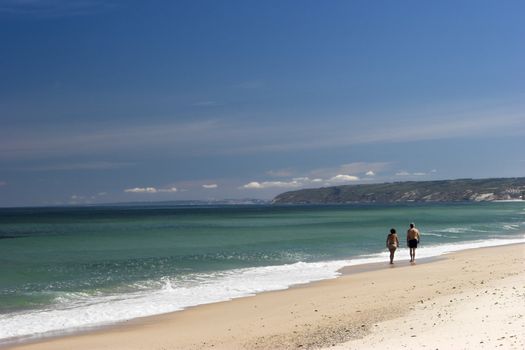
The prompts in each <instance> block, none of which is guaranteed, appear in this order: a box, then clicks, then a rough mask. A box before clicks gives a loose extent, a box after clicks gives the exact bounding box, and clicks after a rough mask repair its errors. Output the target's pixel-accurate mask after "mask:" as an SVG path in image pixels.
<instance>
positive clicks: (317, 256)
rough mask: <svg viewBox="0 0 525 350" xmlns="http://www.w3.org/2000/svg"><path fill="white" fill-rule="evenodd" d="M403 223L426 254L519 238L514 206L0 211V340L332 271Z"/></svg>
mask: <svg viewBox="0 0 525 350" xmlns="http://www.w3.org/2000/svg"><path fill="white" fill-rule="evenodd" d="M410 222H415V223H416V225H417V226H418V227H419V228H420V230H421V232H422V245H421V247H420V248H419V256H433V255H434V256H435V255H439V254H442V253H443V252H446V251H452V250H458V249H466V248H469V247H475V246H490V245H497V244H504V243H511V242H516V241H524V235H523V233H524V232H525V203H524V202H513V203H476V204H472V203H469V204H426V205H420V204H410V205H395V206H380V205H366V206H363V205H361V206H359V205H349V206H270V205H268V206H207V207H160V206H145V207H138V206H137V207H86V208H34V209H31V208H27V209H26V208H24V209H22V208H21V209H0V342H1V341H2V339H3V340H4V341H5V340H6V339H9V338H12V337H20V336H29V335H34V334H42V333H46V332H52V331H62V330H65V329H71V328H78V327H86V326H92V325H100V324H106V323H110V322H117V321H122V320H125V319H129V318H133V317H140V316H145V315H152V314H158V313H162V312H169V311H174V310H180V309H182V308H184V307H188V306H191V305H198V304H202V303H208V302H214V301H219V300H227V299H231V298H235V297H240V296H245V295H251V294H254V293H257V292H260V291H264V290H274V289H282V288H287V287H288V286H290V285H291V284H295V283H304V282H308V281H312V280H319V279H324V278H333V277H335V276H337V269H339V268H340V267H342V266H344V265H347V264H356V263H360V262H369V261H386V260H387V259H386V252H385V249H384V245H385V238H386V234H387V233H388V230H389V229H390V228H391V227H395V228H397V229H398V232H399V233H400V238H401V241H403V237H404V234H405V232H406V229H407V227H408V224H409V223H410ZM405 255H407V254H405V252H404V250H403V249H401V250H400V251H399V252H398V259H403V258H407V257H406V256H405Z"/></svg>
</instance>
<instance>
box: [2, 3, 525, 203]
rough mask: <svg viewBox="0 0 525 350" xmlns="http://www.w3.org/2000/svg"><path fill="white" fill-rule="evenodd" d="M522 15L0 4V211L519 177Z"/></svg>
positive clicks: (504, 8) (404, 7)
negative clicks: (416, 181) (28, 206)
mask: <svg viewBox="0 0 525 350" xmlns="http://www.w3.org/2000/svg"><path fill="white" fill-rule="evenodd" d="M523 13H525V3H524V2H523V1H460V2H458V1H365V0H363V1H354V0H348V1H226V0H225V1H211V0H210V1H195V0H193V1H155V2H151V1H119V0H108V1H102V0H100V1H98V0H82V1H80V0H78V1H77V0H69V1H66V0H0V42H1V43H2V45H1V48H0V123H1V125H2V127H1V128H0V206H20V205H56V204H82V203H102V202H122V201H155V200H177V199H212V198H215V199H221V198H246V197H250V198H271V197H273V196H274V195H276V194H278V193H280V192H283V191H286V190H291V189H297V188H303V187H321V186H327V185H336V184H356V183H372V182H386V181H404V180H433V179H452V178H466V177H471V178H485V177H512V176H523V175H524V174H525V155H524V153H523V150H524V149H525V147H524V146H525V141H524V140H525V66H524V62H525V45H524V43H523V38H525V22H524V21H523Z"/></svg>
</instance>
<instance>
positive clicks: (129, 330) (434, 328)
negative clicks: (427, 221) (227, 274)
mask: <svg viewBox="0 0 525 350" xmlns="http://www.w3.org/2000/svg"><path fill="white" fill-rule="evenodd" d="M406 258H407V257H404V256H398V257H397V259H398V262H397V263H396V264H395V265H394V266H393V267H390V266H388V264H387V263H386V262H385V264H378V265H373V266H368V267H365V268H363V267H350V268H346V269H345V271H344V274H343V276H341V277H340V278H337V279H334V280H327V281H322V282H316V283H312V284H308V285H304V286H297V287H294V288H291V289H288V290H284V291H277V292H268V293H262V294H259V295H257V296H254V297H246V298H241V299H236V300H232V301H228V302H222V303H216V304H210V305H204V306H199V307H195V308H190V309H188V310H184V311H181V312H175V313H171V314H165V315H160V316H155V317H148V318H143V319H138V320H133V321H130V322H127V323H124V324H120V325H117V326H114V327H109V328H106V329H102V330H97V331H92V332H85V333H82V334H76V335H71V336H63V337H57V338H51V339H43V340H40V341H38V342H35V343H26V344H20V345H12V346H11V347H10V348H12V349H17V350H22V349H24V350H29V349H31V350H51V349H52V350H59V349H77V350H83V349H86V350H87V349H127V350H129V349H159V350H160V349H298V348H300V349H318V348H334V346H335V348H336V349H353V348H359V349H367V348H370V349H371V348H374V349H377V348H381V349H399V348H403V349H420V348H429V349H436V348H439V349H442V348H443V349H444V348H457V349H460V348H461V349H463V348H487V349H489V348H490V349H492V348H495V347H500V348H506V349H513V348H516V349H521V348H524V345H525V342H524V335H523V334H525V332H524V331H525V245H523V244H515V245H508V246H500V247H493V248H481V249H473V250H467V251H462V252H457V253H453V254H450V255H447V256H445V257H444V258H443V259H437V260H435V261H431V262H428V263H418V264H415V265H410V264H409V263H408V262H407V261H406ZM500 344H501V345H500Z"/></svg>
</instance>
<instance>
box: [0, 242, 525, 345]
mask: <svg viewBox="0 0 525 350" xmlns="http://www.w3.org/2000/svg"><path fill="white" fill-rule="evenodd" d="M524 247H525V244H523V243H517V244H509V245H504V246H493V247H486V248H473V249H466V250H462V251H459V252H454V253H450V254H447V255H445V256H443V255H441V256H437V257H434V258H431V259H430V260H429V261H423V259H421V260H420V261H418V264H416V265H413V266H412V265H410V264H409V263H408V261H407V262H406V264H403V265H402V262H403V261H404V259H403V260H399V257H398V264H397V266H396V265H394V266H395V267H396V268H394V269H390V266H389V265H386V266H385V263H371V264H363V265H354V266H348V267H345V268H343V269H341V274H342V275H341V276H339V277H338V278H335V279H328V280H321V281H315V282H310V283H306V284H299V285H294V286H292V287H291V288H288V289H285V290H278V291H267V292H262V293H258V294H256V295H255V296H250V297H243V298H237V299H232V300H229V301H222V302H217V303H212V304H205V305H198V306H193V307H189V308H186V309H184V310H182V311H176V312H171V313H165V314H161V315H154V316H147V317H140V318H136V319H132V320H129V321H126V322H119V323H117V324H111V325H105V326H101V327H97V328H91V329H84V330H73V332H72V333H69V332H68V333H69V334H68V333H66V334H64V333H62V334H57V335H56V336H55V335H53V336H50V337H43V338H42V337H37V338H34V339H24V340H22V341H21V342H16V343H13V342H10V343H4V344H2V345H1V346H0V347H1V348H2V349H51V348H53V349H60V348H62V347H61V346H62V345H60V344H64V342H65V343H69V342H71V341H73V342H77V341H79V340H83V341H86V340H87V341H88V342H89V339H94V338H104V339H106V338H108V337H109V339H111V338H113V339H114V336H115V335H118V334H122V333H133V334H134V333H141V332H143V331H144V328H147V329H150V330H151V328H150V327H154V328H163V324H164V323H166V322H167V323H173V321H175V323H178V322H179V323H178V324H179V325H180V322H183V323H184V322H185V321H184V319H186V318H188V317H190V318H191V319H193V317H194V316H193V315H194V314H209V313H210V312H212V314H213V312H216V311H213V310H221V311H222V312H228V309H230V308H234V309H237V311H240V312H241V314H242V315H244V317H247V315H246V311H247V310H252V307H249V308H248V309H247V308H246V305H252V304H253V303H257V302H258V300H273V301H272V302H271V303H274V304H275V301H276V300H277V301H279V300H281V301H280V303H281V304H282V305H283V307H284V308H290V307H292V306H293V305H295V306H297V305H298V304H292V305H290V303H286V302H284V301H283V300H289V301H290V300H295V297H293V298H292V299H290V295H292V294H308V295H311V294H312V291H313V290H316V289H326V288H329V289H331V293H334V292H335V293H336V294H337V293H340V292H341V291H340V290H339V292H337V290H338V288H337V285H339V284H345V283H350V284H352V281H349V280H356V279H357V280H361V279H365V280H366V279H370V278H375V277H373V276H375V275H378V274H379V275H385V274H387V275H389V274H399V272H403V271H405V270H406V269H408V268H414V269H418V270H421V269H429V268H428V267H431V266H434V267H436V265H439V264H445V265H446V264H450V262H451V261H454V260H455V259H457V257H456V256H462V255H465V254H466V255H469V254H470V255H472V254H473V255H479V252H480V251H485V252H489V251H492V252H494V251H497V250H514V251H516V250H518V252H519V253H521V256H523V255H524V254H523V251H524ZM514 254H515V253H514ZM492 255H494V253H493V254H492ZM496 255H499V254H497V253H496ZM521 265H523V264H521ZM518 267H519V266H518ZM521 267H523V266H521ZM431 270H434V268H432V269H431ZM373 284H374V283H372V285H373ZM386 287H388V286H386ZM332 289H333V290H332ZM361 289H362V288H361ZM374 289H375V288H374ZM357 294H359V293H357ZM347 297H349V296H347ZM354 297H356V298H358V295H355V296H354ZM297 298H298V299H297V300H301V297H300V296H297ZM317 298H318V297H317ZM290 302H291V301H290ZM365 304H366V303H365ZM369 306H370V305H369ZM372 306H374V305H372ZM238 307H240V309H238ZM292 308H293V307H292ZM363 309H366V307H363ZM373 310H374V307H372V310H367V312H364V313H367V314H368V316H374V315H373V314H374V312H373ZM274 311H276V310H274ZM334 311H336V310H334ZM371 311H372V312H371ZM291 312H292V315H293V313H294V312H293V311H291ZM314 312H315V313H317V310H315V311H314ZM398 312H400V311H399V309H398ZM400 314H403V313H402V312H401V313H400ZM242 315H241V316H242ZM387 315H390V318H392V317H395V316H396V315H395V313H394V314H392V313H391V312H390V313H389V312H386V313H383V314H382V317H380V318H384V317H386V316H387ZM281 316H283V315H281ZM313 316H315V314H314V315H313ZM313 316H312V315H310V313H308V315H307V317H306V318H307V319H310V318H312V317H313ZM360 316H361V315H360ZM376 316H377V315H376ZM214 317H215V318H216V317H217V314H214ZM327 317H330V318H328V319H331V318H332V317H333V316H327ZM248 318H249V317H248ZM284 318H285V319H286V317H284ZM313 318H314V319H316V317H313ZM368 318H370V317H368ZM386 318H387V319H389V318H388V317H386ZM241 319H242V317H241ZM262 319H264V317H263V318H262ZM328 319H323V320H322V321H323V322H321V323H322V324H323V323H326V322H327V320H328ZM358 319H362V317H355V320H354V321H356V320H358ZM371 319H376V321H378V320H379V319H378V318H377V317H371V318H370V320H371ZM219 320H220V317H219ZM251 321H252V322H254V321H257V320H251ZM281 321H282V322H283V321H284V322H285V323H286V324H288V325H289V324H290V317H288V319H287V320H281ZM316 322H317V323H318V326H319V327H321V326H320V325H319V320H318V319H317V320H316ZM363 322H364V321H363ZM230 323H234V324H236V322H235V320H233V322H232V320H230ZM255 323H257V322H255ZM313 323H315V322H313ZM313 323H312V324H313ZM362 324H365V325H366V324H367V323H362ZM209 326H210V327H211V329H210V330H209V331H210V332H209V333H210V334H209V335H210V336H211V338H212V339H220V338H221V337H222V338H224V336H225V335H228V333H229V332H233V331H232V328H229V330H226V331H225V330H223V331H222V332H221V331H220V330H219V329H215V330H214V329H213V328H214V327H213V325H209ZM237 326H240V325H239V324H237ZM296 326H297V325H296ZM231 327H234V326H233V325H232V326H231ZM266 327H268V326H266V325H263V326H262V328H263V329H264V328H266ZM185 328H188V327H185ZM190 328H191V327H190ZM215 328H216V327H215ZM219 328H220V327H219ZM279 328H280V327H279ZM294 328H301V329H302V331H301V332H300V333H304V335H305V337H299V338H303V339H307V338H308V336H307V334H310V335H311V330H310V331H306V330H304V329H303V328H304V324H303V327H294ZM306 328H308V329H309V328H311V327H306ZM321 328H323V327H321ZM328 328H330V327H328ZM336 328H337V327H336ZM359 328H362V329H357V330H355V329H354V330H352V331H348V332H346V331H345V333H350V334H346V335H343V336H342V337H341V335H338V336H337V337H335V340H334V341H335V343H342V342H344V341H346V340H348V339H346V338H347V336H349V335H352V337H350V338H356V337H361V336H363V335H365V334H366V333H367V332H368V331H369V329H368V328H367V327H359ZM269 329H271V327H268V328H267V330H264V331H262V332H255V334H257V333H262V334H264V335H266V336H267V335H268V333H270V334H271V333H272V332H271V331H268V330H269ZM365 331H367V332H365ZM296 332H298V331H296ZM153 333H157V332H156V331H154V332H153ZM160 333H163V332H162V331H161V332H160ZM190 333H191V332H190ZM285 333H286V332H285ZM314 333H315V332H314ZM287 334H288V333H287ZM294 334H298V333H294V329H292V330H291V337H292V338H293V335H294ZM289 335H290V334H289ZM165 336H166V334H164V337H165ZM281 336H282V335H281ZM147 337H148V335H146V338H147ZM117 338H119V337H117ZM175 338H177V339H179V338H180V335H179V336H177V337H175ZM183 338H184V339H185V340H184V343H189V344H191V343H193V342H194V341H196V340H198V339H200V338H201V337H200V336H199V335H196V334H193V337H189V338H188V337H183ZM205 338H209V337H205ZM226 338H228V337H226ZM248 338H249V339H252V338H253V337H251V336H250V337H248ZM114 340H116V339H114ZM179 340H180V339H179ZM247 340H248V339H247ZM165 341H166V342H168V343H170V341H171V340H170V339H165ZM230 341H231V339H230ZM326 341H327V340H326V339H325V340H324V342H326ZM266 342H267V340H265V341H261V342H260V344H259V345H257V346H258V348H267V347H265V346H263V345H261V344H266ZM117 343H118V341H117ZM177 343H178V342H177ZM205 343H207V342H205ZM256 343H257V342H256ZM281 343H282V344H286V343H290V341H289V340H288V341H281V342H280V343H279V344H281ZM49 344H53V345H51V346H52V347H47V346H48V345H49ZM189 344H187V345H189ZM234 344H236V345H234ZM316 344H317V346H321V345H323V344H324V343H323V341H318V342H316ZM252 345H253V344H252ZM324 345H326V344H324ZM68 346H69V345H68ZM115 346H117V344H115ZM129 346H130V344H128V346H127V347H123V348H133V346H131V347H129ZM305 346H306V345H305ZM66 347H67V346H66ZM201 347H204V348H206V347H207V346H206V344H201ZM212 347H213V348H220V346H219V344H214V346H212ZM228 347H231V348H244V347H243V346H239V344H238V342H237V343H236V342H234V343H229V346H228ZM228 347H225V348H228ZM303 347H304V346H303ZM306 347H311V346H306ZM80 348H82V347H80ZM87 348H93V346H92V345H91V346H88V347H87ZM87 348H86V349H87ZM94 348H97V346H95V347H94ZM112 348H114V347H112ZM167 348H170V347H167ZM175 348H181V349H186V348H188V349H189V348H191V346H186V345H182V344H181V346H180V347H179V345H177V347H175ZM210 348H211V346H210ZM250 348H253V346H252V347H250ZM268 348H269V347H268ZM283 348H286V347H283Z"/></svg>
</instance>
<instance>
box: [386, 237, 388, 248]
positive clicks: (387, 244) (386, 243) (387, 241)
mask: <svg viewBox="0 0 525 350" xmlns="http://www.w3.org/2000/svg"><path fill="white" fill-rule="evenodd" d="M386 247H387V248H388V236H386Z"/></svg>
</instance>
